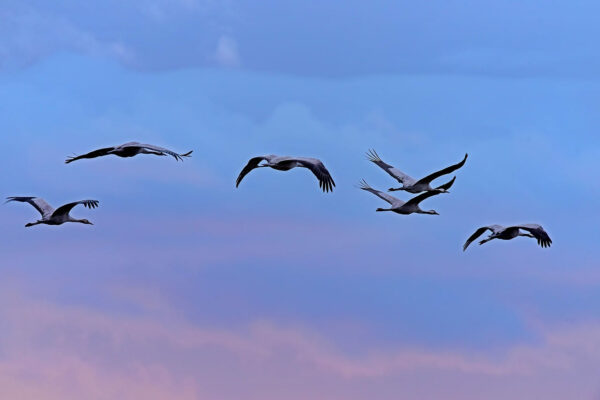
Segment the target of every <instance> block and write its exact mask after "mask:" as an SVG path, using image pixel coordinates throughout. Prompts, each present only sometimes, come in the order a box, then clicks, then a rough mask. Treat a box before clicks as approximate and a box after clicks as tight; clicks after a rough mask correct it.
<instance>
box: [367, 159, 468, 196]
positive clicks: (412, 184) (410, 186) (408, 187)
mask: <svg viewBox="0 0 600 400" xmlns="http://www.w3.org/2000/svg"><path fill="white" fill-rule="evenodd" d="M467 157H468V154H465V158H464V159H463V160H462V161H461V162H459V163H458V164H454V165H451V166H449V167H447V168H444V169H441V170H439V171H437V172H434V173H432V174H429V175H427V176H426V177H424V178H421V179H418V180H417V179H415V178H413V177H411V176H409V175H407V174H405V173H404V172H402V171H400V170H399V169H398V168H395V167H393V166H391V165H389V164H387V163H385V162H384V161H382V160H381V158H380V157H379V155H378V154H377V152H376V151H375V150H373V149H371V150H369V151H368V152H367V159H368V160H369V161H371V162H372V163H374V164H375V165H377V166H378V167H379V168H381V169H383V170H384V171H385V172H387V173H388V174H389V175H390V176H391V177H392V178H394V179H396V180H397V181H398V182H400V183H401V184H402V187H400V188H390V189H388V190H389V191H390V192H393V191H396V190H405V191H407V192H409V193H421V192H425V191H428V190H436V189H437V190H441V191H444V192H446V191H448V189H450V188H451V187H452V185H453V184H454V181H455V180H456V177H454V178H452V180H450V181H449V182H446V183H445V184H443V185H441V186H438V187H437V188H435V189H434V188H432V187H431V181H433V180H434V179H436V178H439V177H440V176H442V175H446V174H449V173H451V172H454V171H456V170H457V169H459V168H460V167H462V166H463V165H465V162H466V161H467Z"/></svg>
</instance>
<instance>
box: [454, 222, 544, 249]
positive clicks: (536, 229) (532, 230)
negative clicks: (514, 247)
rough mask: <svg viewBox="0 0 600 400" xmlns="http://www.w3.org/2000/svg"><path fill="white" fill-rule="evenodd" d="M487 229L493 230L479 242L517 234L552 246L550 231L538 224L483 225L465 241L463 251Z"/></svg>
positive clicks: (508, 237)
mask: <svg viewBox="0 0 600 400" xmlns="http://www.w3.org/2000/svg"><path fill="white" fill-rule="evenodd" d="M487 230H489V231H491V233H490V235H489V236H488V237H487V238H486V239H483V240H481V241H480V242H479V244H480V245H481V244H484V243H487V242H489V241H490V240H493V239H502V240H511V239H514V238H516V237H517V236H525V237H530V238H534V239H537V242H538V244H539V245H540V246H542V247H550V245H551V244H552V240H551V239H550V236H548V233H546V231H545V230H544V228H542V226H541V225H538V224H523V225H515V226H501V225H489V226H482V227H481V228H479V229H477V230H476V231H475V233H473V234H472V235H471V237H469V238H468V239H467V241H466V242H465V244H464V246H463V251H465V250H466V249H467V247H469V245H470V244H471V243H472V242H473V241H474V240H475V239H477V238H478V237H479V236H481V235H482V234H483V233H484V232H485V231H487ZM521 231H526V232H528V233H523V232H521Z"/></svg>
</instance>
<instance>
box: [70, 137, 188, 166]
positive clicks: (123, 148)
mask: <svg viewBox="0 0 600 400" xmlns="http://www.w3.org/2000/svg"><path fill="white" fill-rule="evenodd" d="M192 151H193V150H192ZM192 151H188V152H187V153H184V154H178V153H175V152H174V151H171V150H169V149H165V148H164V147H159V146H154V145H152V144H143V143H138V142H129V143H124V144H121V145H119V146H113V147H105V148H103V149H98V150H94V151H91V152H89V153H87V154H82V155H80V156H73V157H68V158H67V159H66V160H65V163H66V164H69V163H71V162H73V161H76V160H81V159H83V158H96V157H102V156H108V155H111V154H113V155H115V156H119V157H134V156H137V155H138V154H154V155H156V156H166V155H169V156H172V157H173V158H175V159H176V160H177V161H180V160H181V161H183V158H184V157H191V155H190V154H192Z"/></svg>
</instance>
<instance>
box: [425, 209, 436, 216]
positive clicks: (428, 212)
mask: <svg viewBox="0 0 600 400" xmlns="http://www.w3.org/2000/svg"><path fill="white" fill-rule="evenodd" d="M424 213H425V214H429V215H440V214H438V212H437V211H435V210H428V211H425V212H424Z"/></svg>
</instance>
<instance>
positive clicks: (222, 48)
mask: <svg viewBox="0 0 600 400" xmlns="http://www.w3.org/2000/svg"><path fill="white" fill-rule="evenodd" d="M215 60H216V61H217V63H219V65H221V66H224V67H237V66H239V65H240V56H239V54H238V49H237V42H236V41H235V40H234V39H233V38H231V37H229V36H221V37H220V38H219V40H218V41H217V49H216V50H215Z"/></svg>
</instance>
